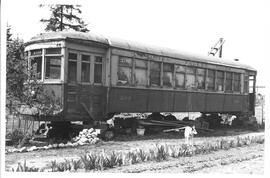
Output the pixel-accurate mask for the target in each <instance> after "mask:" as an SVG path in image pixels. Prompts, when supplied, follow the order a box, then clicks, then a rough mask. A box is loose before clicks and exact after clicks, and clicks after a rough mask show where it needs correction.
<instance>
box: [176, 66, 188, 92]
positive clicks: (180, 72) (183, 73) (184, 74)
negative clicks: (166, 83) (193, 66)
mask: <svg viewBox="0 0 270 178" xmlns="http://www.w3.org/2000/svg"><path fill="white" fill-rule="evenodd" d="M177 66H181V67H183V69H184V70H183V71H182V70H180V71H177V70H176V69H177ZM174 70H175V79H174V80H175V88H177V89H185V88H186V65H182V64H175V65H174ZM177 74H182V75H183V76H184V80H183V82H184V84H183V86H177V85H176V83H177V82H176V79H177V77H176V75H177Z"/></svg>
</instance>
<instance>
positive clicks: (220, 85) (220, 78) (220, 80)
mask: <svg viewBox="0 0 270 178" xmlns="http://www.w3.org/2000/svg"><path fill="white" fill-rule="evenodd" d="M223 83H224V72H222V71H217V91H223V90H224V84H223Z"/></svg>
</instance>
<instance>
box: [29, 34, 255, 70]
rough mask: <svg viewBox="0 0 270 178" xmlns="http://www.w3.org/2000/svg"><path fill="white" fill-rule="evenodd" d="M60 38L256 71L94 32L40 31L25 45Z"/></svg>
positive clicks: (233, 63) (227, 62)
mask: <svg viewBox="0 0 270 178" xmlns="http://www.w3.org/2000/svg"><path fill="white" fill-rule="evenodd" d="M60 39H67V40H68V39H72V40H84V41H94V42H98V43H102V44H105V45H108V47H109V46H112V47H117V48H122V49H128V50H133V51H140V52H145V53H150V54H155V55H161V56H167V57H172V58H180V59H185V60H190V61H196V62H205V63H210V64H216V65H225V66H230V67H235V68H242V69H247V70H252V71H256V70H255V69H254V68H253V67H251V66H249V65H246V64H242V63H240V62H236V61H233V60H226V59H224V58H222V59H220V58H217V57H213V56H203V55H197V54H195V53H187V52H183V51H179V50H174V49H170V48H165V47H157V46H154V45H146V44H142V43H138V42H134V41H128V40H123V39H117V38H108V37H105V36H102V35H98V34H94V33H82V32H49V33H41V34H39V35H37V36H35V37H33V38H32V39H31V40H30V41H29V42H27V43H26V45H29V44H32V43H36V42H41V41H48V40H60Z"/></svg>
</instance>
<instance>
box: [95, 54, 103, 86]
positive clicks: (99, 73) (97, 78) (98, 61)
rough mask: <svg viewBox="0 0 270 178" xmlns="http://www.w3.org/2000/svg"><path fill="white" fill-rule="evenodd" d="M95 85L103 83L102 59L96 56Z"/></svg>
mask: <svg viewBox="0 0 270 178" xmlns="http://www.w3.org/2000/svg"><path fill="white" fill-rule="evenodd" d="M94 83H102V57H101V56H95V66H94Z"/></svg>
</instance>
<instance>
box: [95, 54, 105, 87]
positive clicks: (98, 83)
mask: <svg viewBox="0 0 270 178" xmlns="http://www.w3.org/2000/svg"><path fill="white" fill-rule="evenodd" d="M96 57H100V58H101V62H96ZM93 58H94V59H93V66H94V71H93V84H94V85H102V84H103V76H104V74H103V66H104V57H103V56H102V55H98V54H94V55H93ZM96 65H101V76H100V77H101V78H100V82H95V76H96V75H95V72H96Z"/></svg>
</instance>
